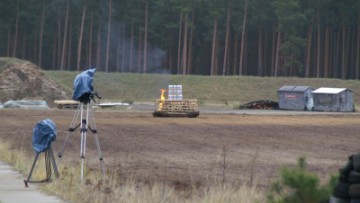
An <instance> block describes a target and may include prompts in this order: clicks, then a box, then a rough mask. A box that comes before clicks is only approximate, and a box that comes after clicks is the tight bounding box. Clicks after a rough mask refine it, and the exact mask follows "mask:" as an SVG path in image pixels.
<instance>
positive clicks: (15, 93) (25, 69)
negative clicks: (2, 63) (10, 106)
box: [0, 59, 67, 102]
mask: <svg viewBox="0 0 360 203" xmlns="http://www.w3.org/2000/svg"><path fill="white" fill-rule="evenodd" d="M2 60H4V59H2ZM2 70H3V71H2V72H1V73H0V99H1V100H3V101H7V100H10V99H13V100H22V99H34V100H39V99H40V100H46V101H48V102H49V101H53V100H54V99H63V98H67V95H66V92H65V91H63V90H62V89H61V88H60V86H59V85H58V84H56V82H54V81H53V80H50V79H49V78H47V77H46V76H45V74H44V73H43V72H42V71H41V69H40V68H38V67H37V66H36V65H34V64H32V63H30V62H27V61H19V62H16V63H12V64H9V65H7V67H5V68H2Z"/></svg>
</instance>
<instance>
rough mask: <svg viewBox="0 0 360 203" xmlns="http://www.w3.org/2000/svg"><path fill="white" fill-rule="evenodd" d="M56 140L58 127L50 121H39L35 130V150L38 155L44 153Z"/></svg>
mask: <svg viewBox="0 0 360 203" xmlns="http://www.w3.org/2000/svg"><path fill="white" fill-rule="evenodd" d="M55 139H56V126H55V123H54V122H53V121H52V120H50V119H45V120H42V121H39V122H38V123H37V124H36V125H35V127H34V129H33V139H32V141H33V149H34V150H35V152H36V153H40V152H43V151H45V150H47V149H49V148H50V147H51V142H53V141H54V140H55Z"/></svg>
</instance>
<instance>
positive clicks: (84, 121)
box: [58, 100, 105, 181]
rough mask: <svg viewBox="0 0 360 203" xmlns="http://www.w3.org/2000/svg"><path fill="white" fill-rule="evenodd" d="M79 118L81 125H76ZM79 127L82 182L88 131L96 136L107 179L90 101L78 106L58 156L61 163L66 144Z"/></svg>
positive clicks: (82, 102) (103, 172)
mask: <svg viewBox="0 0 360 203" xmlns="http://www.w3.org/2000/svg"><path fill="white" fill-rule="evenodd" d="M84 106H86V112H84ZM85 113H86V114H85ZM84 114H85V115H84ZM84 116H85V117H84ZM79 117H80V123H78V124H76V123H77V120H78V119H79ZM79 127H80V135H81V143H80V158H81V176H80V180H81V181H82V180H83V178H84V159H85V154H86V139H87V132H88V130H90V132H91V133H92V134H93V135H94V139H95V144H96V148H97V152H98V155H99V160H100V167H101V170H102V174H103V177H105V168H104V162H103V155H102V152H101V149H100V143H99V138H98V134H97V129H96V124H95V117H94V112H93V110H92V108H91V104H90V100H86V101H80V105H79V106H78V108H77V110H76V113H75V115H74V117H73V119H72V121H71V124H70V128H69V131H68V134H67V135H66V139H65V141H64V144H63V145H62V148H61V150H60V152H59V154H58V156H59V161H60V158H61V157H62V155H63V153H64V150H65V147H66V144H67V143H68V141H69V138H70V135H74V131H75V130H76V129H77V128H79Z"/></svg>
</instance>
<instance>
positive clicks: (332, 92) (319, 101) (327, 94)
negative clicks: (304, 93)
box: [313, 87, 355, 112]
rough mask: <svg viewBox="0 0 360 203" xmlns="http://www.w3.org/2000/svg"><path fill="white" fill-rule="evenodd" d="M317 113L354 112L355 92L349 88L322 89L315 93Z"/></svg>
mask: <svg viewBox="0 0 360 203" xmlns="http://www.w3.org/2000/svg"><path fill="white" fill-rule="evenodd" d="M313 97H314V110H315V111H342V112H346V111H348V112H351V111H354V110H355V109H354V99H353V92H352V91H351V90H349V89H347V88H329V87H321V88H319V89H316V90H315V91H313Z"/></svg>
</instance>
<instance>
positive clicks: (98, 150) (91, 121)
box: [89, 110, 105, 177]
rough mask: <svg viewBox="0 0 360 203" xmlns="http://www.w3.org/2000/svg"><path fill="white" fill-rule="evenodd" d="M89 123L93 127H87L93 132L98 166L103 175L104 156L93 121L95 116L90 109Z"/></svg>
mask: <svg viewBox="0 0 360 203" xmlns="http://www.w3.org/2000/svg"><path fill="white" fill-rule="evenodd" d="M90 124H91V126H92V127H93V128H91V127H89V128H90V130H91V132H92V133H93V134H94V139H95V144H96V149H97V152H98V155H99V160H100V167H101V171H102V174H103V177H105V166H104V162H103V160H104V157H103V154H102V151H101V148H100V142H99V137H98V134H97V129H96V123H95V117H94V112H93V111H92V110H90Z"/></svg>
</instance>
